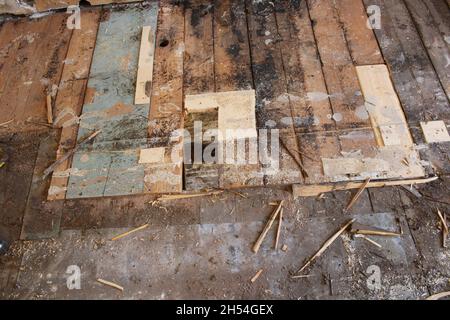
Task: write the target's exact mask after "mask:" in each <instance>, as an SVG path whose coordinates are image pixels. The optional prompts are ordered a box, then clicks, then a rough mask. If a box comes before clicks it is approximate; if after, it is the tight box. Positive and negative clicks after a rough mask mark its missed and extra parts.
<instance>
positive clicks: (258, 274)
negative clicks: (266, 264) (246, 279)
mask: <svg viewBox="0 0 450 320" xmlns="http://www.w3.org/2000/svg"><path fill="white" fill-rule="evenodd" d="M262 272H263V269H261V270H259V271H258V272H257V273H256V274H255V275H254V276H253V278H251V280H250V281H251V282H252V283H254V282H255V281H256V280H258V278H259V276H260V275H261V273H262Z"/></svg>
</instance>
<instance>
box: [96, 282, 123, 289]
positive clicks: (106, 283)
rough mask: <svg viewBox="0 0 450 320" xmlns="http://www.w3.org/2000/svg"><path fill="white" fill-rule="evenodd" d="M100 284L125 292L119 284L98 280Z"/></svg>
mask: <svg viewBox="0 0 450 320" xmlns="http://www.w3.org/2000/svg"><path fill="white" fill-rule="evenodd" d="M97 281H98V282H100V283H101V284H104V285H107V286H110V287H112V288H115V289H117V290H120V291H123V287H121V286H119V285H118V284H115V283H114V282H110V281H106V280H103V279H97Z"/></svg>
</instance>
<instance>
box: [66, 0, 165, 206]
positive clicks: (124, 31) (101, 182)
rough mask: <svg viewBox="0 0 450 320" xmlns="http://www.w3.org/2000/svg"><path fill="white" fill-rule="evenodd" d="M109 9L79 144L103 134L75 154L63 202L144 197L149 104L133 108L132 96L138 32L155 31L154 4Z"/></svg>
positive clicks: (98, 44)
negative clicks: (147, 28) (142, 153)
mask: <svg viewBox="0 0 450 320" xmlns="http://www.w3.org/2000/svg"><path fill="white" fill-rule="evenodd" d="M109 10H110V11H109V12H107V14H105V15H104V16H105V19H103V20H102V21H101V23H100V26H99V30H98V35H97V42H96V45H95V50H94V57H93V61H92V66H91V71H90V74H89V80H88V84H87V91H86V98H85V103H84V106H83V111H82V114H81V120H80V128H79V131H78V140H79V141H80V140H81V139H83V137H86V136H88V135H89V134H90V133H91V132H93V131H95V130H101V133H100V134H99V135H98V136H97V137H96V138H95V140H94V141H93V142H92V143H90V144H88V145H83V147H82V148H81V150H80V151H78V152H77V153H76V154H75V155H74V158H73V163H72V168H71V171H70V178H69V184H68V187H67V195H66V197H67V198H80V197H83V198H85V197H101V196H117V195H127V194H136V193H143V192H144V168H143V166H142V165H140V164H139V163H138V162H139V150H140V149H141V148H145V147H147V119H148V114H149V105H136V104H134V96H135V84H136V74H137V70H138V60H139V51H140V47H141V41H140V39H141V35H142V28H143V26H151V30H153V32H155V30H156V22H157V14H158V5H157V4H156V3H151V4H150V5H148V6H146V7H141V6H137V7H133V8H128V9H127V10H123V11H120V10H114V9H109ZM153 37H155V34H154V35H153Z"/></svg>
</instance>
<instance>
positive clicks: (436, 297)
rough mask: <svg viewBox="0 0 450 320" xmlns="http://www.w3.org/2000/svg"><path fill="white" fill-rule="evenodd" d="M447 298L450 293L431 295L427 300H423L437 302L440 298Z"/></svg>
mask: <svg viewBox="0 0 450 320" xmlns="http://www.w3.org/2000/svg"><path fill="white" fill-rule="evenodd" d="M448 296H450V291H445V292H441V293H436V294H433V295H431V296H429V297H428V298H426V299H425V300H439V299H442V298H445V297H448Z"/></svg>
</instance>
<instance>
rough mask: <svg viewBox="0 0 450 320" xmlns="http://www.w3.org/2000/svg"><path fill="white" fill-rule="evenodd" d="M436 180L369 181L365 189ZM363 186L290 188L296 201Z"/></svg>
mask: <svg viewBox="0 0 450 320" xmlns="http://www.w3.org/2000/svg"><path fill="white" fill-rule="evenodd" d="M438 179H439V177H432V178H426V179H413V180H391V181H371V182H369V184H368V185H367V187H366V188H383V187H389V186H401V185H416V184H423V183H430V182H433V181H436V180H438ZM363 184H364V182H341V183H332V184H331V183H330V184H323V185H303V184H294V185H293V186H292V193H293V196H294V199H297V198H299V197H317V196H319V195H321V194H323V193H327V192H333V191H344V190H352V189H359V188H361V186H362V185H363Z"/></svg>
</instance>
